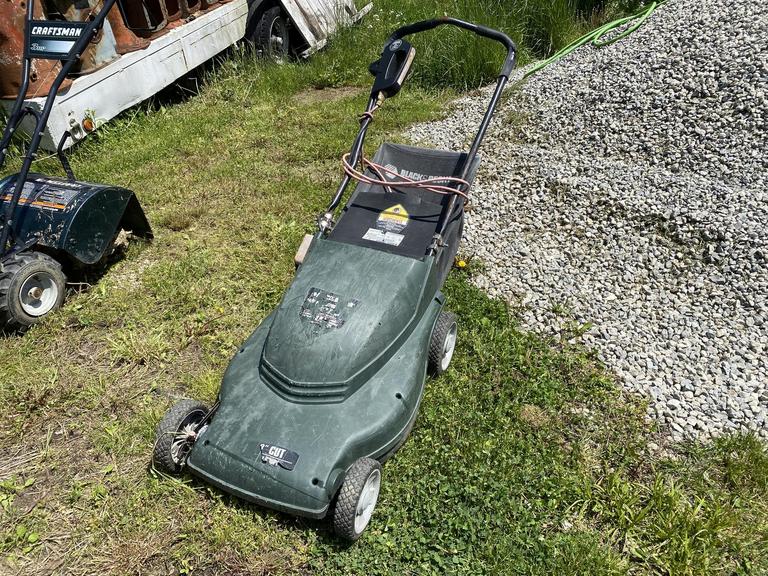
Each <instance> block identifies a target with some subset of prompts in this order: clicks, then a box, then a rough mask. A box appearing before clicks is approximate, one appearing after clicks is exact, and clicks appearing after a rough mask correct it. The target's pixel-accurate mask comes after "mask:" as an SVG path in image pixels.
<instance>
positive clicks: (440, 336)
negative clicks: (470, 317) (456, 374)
mask: <svg viewBox="0 0 768 576" xmlns="http://www.w3.org/2000/svg"><path fill="white" fill-rule="evenodd" d="M457 332H458V325H457V324H456V315H455V314H454V313H453V312H447V311H445V310H443V311H442V312H440V315H439V316H438V317H437V322H435V327H434V328H433V329H432V336H431V337H430V339H429V361H428V363H427V367H428V369H429V373H430V374H432V375H433V376H439V375H440V374H442V373H443V372H445V371H446V370H447V369H448V366H449V365H450V363H451V359H452V358H453V351H454V350H455V348H456V334H457Z"/></svg>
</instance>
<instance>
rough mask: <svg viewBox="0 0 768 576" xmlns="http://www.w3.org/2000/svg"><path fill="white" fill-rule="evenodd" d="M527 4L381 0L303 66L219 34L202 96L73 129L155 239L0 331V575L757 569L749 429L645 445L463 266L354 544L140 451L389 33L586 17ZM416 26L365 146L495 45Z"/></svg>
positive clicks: (253, 287) (235, 329)
mask: <svg viewBox="0 0 768 576" xmlns="http://www.w3.org/2000/svg"><path fill="white" fill-rule="evenodd" d="M402 4H405V6H406V7H405V8H402ZM536 4H537V3H536V2H531V3H525V4H524V8H514V10H513V9H512V8H509V6H508V4H507V3H505V2H485V3H476V2H469V1H456V2H446V1H440V2H438V1H437V0H430V1H425V2H421V3H418V5H417V4H416V3H413V4H408V3H397V2H394V0H381V1H380V2H378V3H377V7H376V10H375V11H374V12H373V13H372V14H371V15H370V16H369V17H368V18H367V19H366V20H365V21H364V22H363V24H362V25H361V26H360V27H358V28H356V29H353V30H350V31H346V32H344V33H343V34H342V35H341V36H340V37H339V38H337V39H336V40H335V41H334V42H332V43H331V46H330V47H329V49H328V50H326V51H324V52H323V53H322V54H318V55H317V56H316V57H315V58H313V60H312V61H311V62H308V63H290V64H286V65H283V66H265V65H262V64H258V63H254V62H253V61H251V60H250V59H249V58H248V57H247V56H244V55H238V54H234V55H232V56H231V57H229V58H227V59H225V60H222V61H220V62H219V63H218V64H217V65H216V66H215V68H216V69H215V70H213V71H212V72H211V75H210V78H209V79H208V81H206V82H205V83H204V85H203V87H202V89H201V91H200V94H198V95H196V96H193V97H190V98H188V99H185V100H183V101H175V102H172V103H167V102H166V103H165V104H163V100H162V99H158V100H157V101H156V102H155V104H154V105H147V106H144V107H139V108H136V109H133V110H131V111H129V112H128V113H126V114H124V115H123V116H122V117H121V118H120V119H119V120H118V121H116V122H114V123H112V124H110V125H108V126H105V127H104V128H103V129H102V130H101V131H100V133H99V134H98V135H97V136H96V137H94V138H93V139H92V140H91V141H90V142H88V143H86V144H85V145H83V146H81V147H80V148H79V149H78V150H77V152H76V153H75V154H74V156H73V158H72V164H73V167H74V168H75V171H76V173H77V174H78V176H79V177H80V178H81V179H84V180H95V181H105V182H111V183H115V184H120V185H123V186H127V187H130V188H132V189H134V190H136V191H137V193H138V195H139V197H140V199H141V201H142V203H143V205H144V207H145V209H146V210H147V212H148V214H149V217H150V220H151V222H152V223H153V225H154V228H155V233H156V239H155V241H154V242H153V243H151V244H147V245H142V244H141V243H137V242H134V243H132V244H131V245H130V246H129V248H128V250H127V253H126V254H125V257H124V258H121V259H119V260H117V261H116V262H115V263H114V265H113V266H112V267H111V268H110V269H109V270H108V272H107V273H106V274H105V275H104V276H103V277H102V278H100V279H98V283H95V280H96V279H89V278H86V279H85V280H86V281H91V280H93V281H94V282H93V286H91V287H90V288H88V289H86V290H83V291H82V292H80V293H78V294H72V295H70V297H69V299H68V301H67V303H66V304H65V306H64V308H63V309H62V310H61V311H59V312H58V313H56V314H55V315H53V316H52V317H51V318H50V319H48V320H47V321H46V322H44V323H43V324H41V325H38V326H36V327H34V328H33V329H32V330H30V332H29V333H28V334H27V335H26V336H24V337H6V338H2V339H0V350H1V351H2V354H3V362H2V364H1V365H0V405H1V406H3V407H4V408H5V410H6V414H5V417H4V418H3V421H2V424H0V574H2V575H5V574H20V575H21V574H23V575H36V574H41V575H42V574H59V573H67V574H100V575H101V574H115V575H123V574H151V575H156V574H205V575H214V574H216V575H219V574H239V575H246V574H248V575H250V574H253V575H256V574H339V575H343V574H360V575H365V574H502V575H506V574H542V575H543V574H702V575H703V574H723V575H726V574H766V573H768V453H766V449H765V447H764V446H763V445H761V444H760V443H759V442H758V441H757V440H756V439H754V438H752V437H748V436H747V437H741V436H739V437H731V438H724V439H721V440H718V441H716V442H714V443H710V444H706V445H701V444H686V445H683V446H669V445H665V444H664V442H663V440H662V439H661V438H662V437H661V436H660V435H659V434H658V433H657V432H656V431H654V430H653V429H652V428H651V427H650V426H649V425H648V424H646V423H645V422H644V420H643V409H642V406H641V405H640V403H639V402H638V401H636V400H634V399H631V398H626V397H624V396H623V395H622V394H621V393H620V392H619V391H618V388H617V387H616V385H615V384H614V383H613V381H612V379H611V376H610V375H609V374H608V373H607V372H606V371H605V370H604V369H603V368H602V367H601V366H600V365H599V363H598V362H597V361H596V360H595V358H594V357H593V355H592V354H591V353H590V352H589V351H587V350H584V349H582V348H580V347H578V346H577V345H571V344H568V343H567V342H566V341H565V340H563V341H545V340H543V339H541V338H540V337H538V336H536V335H533V334H528V333H525V332H523V331H521V330H520V329H519V328H518V326H517V323H516V320H515V314H514V310H513V309H510V308H509V307H508V306H507V305H506V304H504V303H502V302H499V301H496V300H491V299H489V298H487V297H486V296H484V295H483V294H482V293H481V292H480V291H479V290H477V289H476V288H474V287H473V285H472V284H471V276H472V274H473V273H474V270H473V267H474V266H479V265H481V264H480V263H473V265H472V266H470V268H469V269H464V270H455V271H454V272H452V274H451V276H450V278H449V281H448V284H447V287H446V293H447V295H448V298H449V307H450V308H451V309H452V310H453V311H455V312H456V313H457V314H458V316H459V324H460V332H459V346H458V349H457V354H456V356H455V359H454V364H453V367H452V368H451V369H450V370H449V371H448V372H447V373H446V374H445V375H444V376H442V377H441V378H439V379H435V380H430V381H429V382H428V384H427V390H426V394H425V398H424V400H423V402H422V409H421V413H420V415H419V418H418V421H417V423H416V427H415V429H414V432H413V435H412V437H411V439H410V440H409V441H408V442H407V443H406V444H405V446H404V447H403V449H402V450H401V451H400V452H399V453H398V454H397V456H396V457H395V458H393V459H392V460H391V461H390V462H389V463H387V465H386V467H385V469H384V476H383V478H384V482H383V487H382V495H381V498H380V500H379V505H378V507H377V511H376V513H375V515H374V518H373V521H372V524H371V526H370V528H369V529H368V531H367V532H366V534H365V535H364V536H363V538H362V540H361V541H360V542H359V543H358V544H356V545H355V546H352V547H346V546H344V545H343V544H342V543H341V542H339V541H337V540H336V539H335V538H334V537H333V536H332V535H331V534H330V532H329V531H328V530H327V529H326V527H325V526H324V524H323V523H321V522H314V521H306V520H301V519H295V518H291V517H288V516H285V515H282V514H276V513H272V512H269V511H267V510H264V509H262V508H259V507H256V506H251V505H248V504H245V503H243V502H240V501H238V500H236V499H234V498H231V497H229V496H227V495H225V494H223V493H221V492H219V491H217V490H215V489H212V488H210V487H209V486H207V485H205V484H203V483H201V482H198V481H196V480H194V479H192V478H191V477H188V476H184V477H181V478H180V479H173V478H168V477H164V476H160V475H157V474H155V473H153V472H152V471H151V470H150V469H149V458H150V453H151V449H152V442H153V435H154V427H155V425H156V423H157V422H158V420H159V418H160V417H161V415H162V413H163V412H164V411H165V409H166V408H167V407H168V406H169V405H170V404H171V403H172V402H173V401H174V400H175V399H178V398H181V397H194V398H196V399H200V400H203V401H206V402H209V403H210V402H212V401H213V400H214V398H215V395H216V392H217V389H218V384H219V382H220V379H221V376H222V374H223V372H224V369H225V368H226V366H227V363H228V360H229V358H230V357H231V356H232V355H233V354H234V353H235V351H236V350H237V347H238V345H239V344H240V343H241V342H242V341H243V340H244V339H245V338H246V337H247V336H248V335H249V334H250V332H251V331H252V330H253V329H254V328H255V326H257V325H258V323H259V322H260V321H261V320H262V319H263V318H264V317H265V316H266V315H267V313H268V312H269V311H270V310H271V309H272V308H273V307H274V306H275V305H276V304H277V303H278V302H279V299H280V297H281V294H282V292H283V291H284V289H285V288H286V286H287V285H288V284H289V283H290V281H291V278H292V274H293V254H294V252H295V250H296V247H297V246H298V244H299V242H300V240H301V237H302V235H303V234H304V233H306V232H309V231H311V230H312V229H313V221H314V217H315V215H316V214H318V213H319V212H320V211H321V210H323V209H324V207H325V204H326V203H327V201H328V199H329V198H330V195H331V194H332V192H333V191H334V190H335V185H336V184H337V182H338V179H339V178H340V174H341V170H340V164H339V158H340V155H341V153H342V151H344V150H345V149H346V148H347V147H348V146H349V144H350V143H351V140H352V138H353V137H354V134H355V130H356V128H357V119H356V118H357V114H358V113H359V112H360V111H361V110H362V108H363V106H364V105H365V101H366V97H367V82H368V79H367V72H366V68H367V64H368V62H369V61H370V60H373V59H374V57H375V54H376V52H377V51H378V50H379V49H380V45H381V42H382V41H383V39H384V38H385V37H386V35H387V33H388V32H389V31H390V30H391V29H392V28H393V27H394V26H396V25H397V24H402V23H405V21H406V20H414V19H417V18H418V17H419V16H423V15H426V14H427V13H429V11H430V10H431V11H432V13H434V12H435V11H438V12H439V13H442V12H450V13H453V14H456V15H458V16H464V17H467V18H470V19H471V18H475V19H478V20H482V21H483V22H485V23H493V22H494V21H495V19H503V18H507V19H508V20H509V21H507V20H502V21H503V22H504V24H505V26H506V27H507V28H508V29H509V30H510V31H512V32H513V33H514V35H515V37H516V38H517V39H518V40H521V41H522V42H521V43H522V45H523V46H524V47H525V56H526V57H532V56H535V55H541V54H543V53H546V52H547V51H548V50H550V49H551V48H553V47H557V46H560V45H562V44H563V42H566V41H567V40H569V39H570V38H572V37H573V36H575V35H576V34H578V33H580V32H581V31H583V29H584V28H585V27H589V26H590V21H589V20H588V19H585V18H586V16H585V17H582V18H581V19H579V18H574V16H573V8H572V6H571V3H570V2H550V3H538V4H539V5H540V7H541V6H547V7H548V8H547V10H549V11H547V10H544V9H540V10H539V11H538V12H536V11H533V8H530V6H532V5H536ZM582 4H585V3H584V2H582ZM529 9H530V14H528V13H525V12H524V10H529ZM404 12H405V13H404ZM448 38H458V37H455V36H454V35H452V34H451V35H448ZM461 42H464V40H461ZM548 42H549V44H547V43H548ZM415 43H416V46H417V48H418V49H420V51H421V54H423V60H420V61H417V66H418V65H419V64H420V63H421V65H422V66H423V68H422V72H421V73H419V74H418V75H417V76H415V77H414V82H413V83H412V85H410V86H409V87H406V89H405V90H404V91H403V92H402V93H401V94H400V95H399V96H398V97H397V98H395V99H393V100H391V101H388V102H387V103H386V104H385V106H384V109H382V110H381V111H380V112H379V113H378V114H377V119H376V122H375V124H374V126H373V128H372V130H371V133H370V137H369V145H368V150H370V151H372V150H373V149H375V147H376V146H377V145H378V143H379V142H380V141H382V140H383V139H384V138H387V139H390V140H391V139H396V140H397V139H401V136H400V134H402V132H403V130H404V129H405V128H406V127H407V126H408V125H409V124H411V123H413V122H418V121H425V120H429V119H436V118H439V117H440V116H441V115H442V114H444V113H445V109H446V108H445V107H446V104H447V103H448V102H449V100H450V99H451V98H452V97H453V96H455V95H456V90H463V89H465V88H471V87H475V86H477V85H478V84H479V83H481V82H483V81H486V80H487V79H488V77H489V75H491V76H492V75H493V73H494V71H495V70H496V62H498V61H499V60H498V59H499V58H501V51H499V52H498V53H497V52H487V51H475V52H472V54H471V56H467V57H466V59H465V60H466V61H465V60H463V59H462V58H463V57H461V54H458V53H457V52H456V50H459V49H460V47H461V46H463V45H464V44H460V45H459V46H458V47H457V46H452V45H450V44H448V43H447V42H446V40H445V37H440V36H439V35H431V36H428V37H426V38H425V39H422V40H421V41H419V40H418V39H417V40H416V42H415ZM467 46H469V45H468V44H467ZM473 50H474V49H473ZM494 58H497V59H496V60H494ZM451 62H453V63H454V64H453V65H450V66H447V65H446V64H450V63H451ZM462 62H463V63H462ZM470 72H471V73H470ZM461 79H463V80H464V81H465V82H466V84H462V82H461ZM451 86H453V88H451ZM318 88H322V89H318ZM41 164H42V166H41V167H40V168H43V169H45V170H49V171H52V172H57V171H60V169H59V168H57V167H56V166H55V164H52V163H51V162H50V161H44V162H42V163H41ZM10 168H13V166H11V167H9V169H10ZM650 443H653V444H654V445H661V447H660V448H659V449H651V448H650V447H649V446H650Z"/></svg>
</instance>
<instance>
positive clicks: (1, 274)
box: [0, 250, 67, 332]
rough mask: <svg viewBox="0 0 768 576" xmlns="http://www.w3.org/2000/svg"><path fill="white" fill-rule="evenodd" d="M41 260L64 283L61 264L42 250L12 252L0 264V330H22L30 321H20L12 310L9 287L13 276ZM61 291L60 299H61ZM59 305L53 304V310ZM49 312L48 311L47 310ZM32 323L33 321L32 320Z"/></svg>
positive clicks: (29, 324)
mask: <svg viewBox="0 0 768 576" xmlns="http://www.w3.org/2000/svg"><path fill="white" fill-rule="evenodd" d="M35 262H42V263H44V264H45V265H46V266H50V268H51V272H53V273H54V274H59V275H60V278H61V281H62V284H65V283H66V280H67V277H66V276H65V275H64V272H63V270H62V267H61V264H60V263H59V262H57V261H56V260H54V259H53V258H51V257H50V256H48V255H47V254H43V253H42V252H37V251H34V250H33V251H29V252H20V253H17V254H12V255H11V256H9V257H8V258H6V259H5V260H4V261H3V262H2V263H1V264H0V330H3V331H5V332H24V331H26V330H27V329H28V328H29V327H30V326H31V324H32V323H27V322H24V321H21V319H19V318H18V317H17V316H16V315H15V314H14V313H13V311H12V309H11V306H10V298H11V294H10V289H11V284H12V283H13V279H14V277H15V276H16V275H17V274H18V273H19V272H20V271H21V270H22V269H23V268H24V267H25V266H28V265H29V264H33V263H35ZM63 297H64V296H63V293H62V296H61V299H62V300H63ZM60 305H61V302H59V304H57V305H56V306H54V308H53V309H52V310H51V312H53V311H54V310H56V308H58V307H59V306H60ZM49 313H50V312H49ZM33 323H34V322H33Z"/></svg>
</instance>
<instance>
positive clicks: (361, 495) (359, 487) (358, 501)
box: [332, 458, 381, 542]
mask: <svg viewBox="0 0 768 576" xmlns="http://www.w3.org/2000/svg"><path fill="white" fill-rule="evenodd" d="M380 488H381V464H379V463H378V462H377V461H376V460H374V459H372V458H360V459H358V460H355V463H354V464H352V466H350V468H349V470H347V475H346V477H345V478H344V482H343V483H342V485H341V488H340V489H339V494H338V497H337V498H336V505H335V506H334V508H333V518H332V520H333V531H334V532H335V533H336V534H337V535H338V536H339V537H341V538H344V539H345V540H349V541H350V542H354V541H355V540H357V539H358V538H360V536H361V535H362V534H363V531H364V530H365V529H366V527H367V526H368V523H369V522H370V520H371V515H372V514H373V510H374V508H375V507H376V501H377V500H378V498H379V489H380Z"/></svg>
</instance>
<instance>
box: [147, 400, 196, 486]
mask: <svg viewBox="0 0 768 576" xmlns="http://www.w3.org/2000/svg"><path fill="white" fill-rule="evenodd" d="M208 412H209V409H208V407H207V406H206V405H205V404H202V403H200V402H197V401H196V400H189V399H184V400H180V401H178V402H176V404H174V405H173V406H171V407H170V408H169V409H168V411H167V412H166V413H165V415H164V416H163V418H162V420H160V422H159V423H158V425H157V428H156V429H155V447H154V449H153V451H152V465H153V466H154V467H155V468H156V469H158V470H160V471H162V472H166V473H168V474H178V473H179V472H181V470H182V468H184V464H185V463H186V457H187V455H188V454H189V449H190V448H191V446H192V444H193V443H194V442H190V441H189V440H188V439H187V440H186V442H185V441H184V438H183V436H188V432H185V431H184V429H185V428H186V427H189V426H195V425H197V424H199V423H200V422H201V421H202V420H203V418H205V416H206V415H207V414H208ZM176 442H180V444H178V445H177V444H176ZM185 444H188V445H189V447H188V448H186V449H185V451H184V453H183V454H180V453H179V452H180V450H181V449H182V447H184V445H185Z"/></svg>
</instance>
